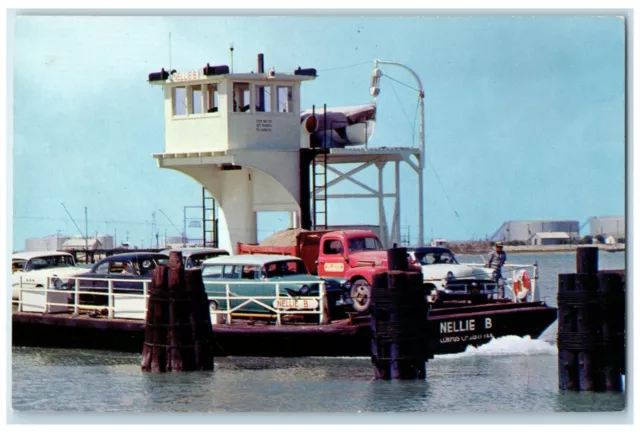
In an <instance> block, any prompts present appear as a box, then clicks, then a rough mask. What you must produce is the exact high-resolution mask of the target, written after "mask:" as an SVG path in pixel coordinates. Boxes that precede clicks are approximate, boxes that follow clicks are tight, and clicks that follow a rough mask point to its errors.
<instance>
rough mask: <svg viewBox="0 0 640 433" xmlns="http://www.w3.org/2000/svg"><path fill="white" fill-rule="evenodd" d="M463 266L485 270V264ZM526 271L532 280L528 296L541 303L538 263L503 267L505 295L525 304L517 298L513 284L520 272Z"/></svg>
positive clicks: (512, 264)
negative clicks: (507, 293) (507, 294)
mask: <svg viewBox="0 0 640 433" xmlns="http://www.w3.org/2000/svg"><path fill="white" fill-rule="evenodd" d="M461 264H463V265H467V266H471V267H476V268H485V267H486V266H485V263H461ZM521 270H524V271H526V272H527V274H528V275H529V278H530V279H531V293H530V294H529V295H527V296H528V297H530V299H531V300H532V301H539V300H540V298H539V296H540V295H539V292H538V277H539V274H538V263H533V264H514V263H505V264H504V265H502V280H503V281H504V287H505V293H506V291H508V292H509V295H510V297H511V300H513V301H514V302H523V301H522V300H521V299H518V297H517V296H516V293H515V290H514V289H513V284H514V283H515V282H516V280H517V278H518V273H519V271H521Z"/></svg>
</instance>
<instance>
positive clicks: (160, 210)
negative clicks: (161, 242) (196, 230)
mask: <svg viewBox="0 0 640 433" xmlns="http://www.w3.org/2000/svg"><path fill="white" fill-rule="evenodd" d="M158 211H159V212H160V213H161V214H162V215H164V217H165V218H166V219H167V221H169V222H170V223H171V225H172V226H173V228H174V229H176V231H177V232H178V233H180V235H182V236H184V233H182V232H181V231H180V229H179V228H178V227H176V225H175V224H174V223H173V221H171V220H170V219H169V217H168V216H167V214H166V213H164V211H163V210H162V209H158Z"/></svg>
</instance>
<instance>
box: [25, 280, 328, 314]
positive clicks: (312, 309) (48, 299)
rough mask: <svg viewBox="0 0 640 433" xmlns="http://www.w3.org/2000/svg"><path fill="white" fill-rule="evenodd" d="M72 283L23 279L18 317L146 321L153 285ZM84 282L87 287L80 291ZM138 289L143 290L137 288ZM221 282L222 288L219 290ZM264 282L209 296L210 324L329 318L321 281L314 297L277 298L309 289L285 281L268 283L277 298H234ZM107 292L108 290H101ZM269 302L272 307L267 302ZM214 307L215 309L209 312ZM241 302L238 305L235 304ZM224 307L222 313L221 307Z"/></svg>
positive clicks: (226, 287) (227, 288)
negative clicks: (35, 283) (90, 299)
mask: <svg viewBox="0 0 640 433" xmlns="http://www.w3.org/2000/svg"><path fill="white" fill-rule="evenodd" d="M68 281H69V282H72V284H71V286H69V285H67V288H66V289H60V288H54V285H53V281H52V279H51V278H47V282H46V288H45V287H37V288H36V287H32V286H31V285H29V286H28V287H25V286H23V283H22V279H21V280H20V283H19V296H18V300H14V301H13V303H14V305H16V307H17V310H18V311H19V312H41V313H73V314H74V315H76V316H77V315H79V314H80V312H94V313H95V312H102V311H104V310H106V311H107V313H106V316H107V318H108V319H133V320H136V319H137V320H145V318H146V310H147V302H148V299H149V288H150V284H151V280H150V279H148V280H135V282H133V281H131V280H130V279H118V278H114V279H107V278H85V277H74V278H69V279H68ZM87 282H102V283H104V282H106V283H107V286H106V287H101V288H100V289H98V290H96V289H95V288H93V287H86V285H87ZM83 283H84V286H85V287H82V286H83ZM116 283H122V285H121V286H118V287H115V285H116ZM132 283H135V284H136V286H137V287H135V288H134V287H126V286H125V285H126V284H129V285H131V284H132ZM140 284H142V290H140V288H139V286H140ZM222 284H223V283H220V286H222ZM264 284H265V283H264V282H262V281H235V282H233V283H224V291H222V290H221V291H217V292H214V293H207V298H208V300H209V305H210V313H211V319H212V323H217V322H218V318H219V316H220V315H222V316H224V317H225V319H226V322H227V323H231V320H232V316H236V317H238V316H241V315H249V316H254V317H260V316H261V315H269V316H275V317H276V324H278V325H280V324H282V317H283V316H285V315H312V314H315V315H318V320H319V323H325V320H327V319H328V311H326V310H325V305H326V302H324V299H325V297H326V287H325V282H324V281H318V282H317V283H315V282H314V284H318V288H319V290H318V295H317V296H313V295H308V296H297V297H291V296H287V295H284V294H282V293H281V291H280V289H281V288H282V289H283V290H284V289H285V288H286V286H293V285H295V286H301V285H304V284H309V282H308V281H287V283H271V284H273V285H274V286H275V293H274V294H273V295H266V296H247V295H241V294H238V293H235V292H234V291H233V290H232V289H231V286H239V285H259V286H261V287H264ZM105 289H106V290H105ZM81 295H93V296H100V297H102V298H104V297H106V298H107V303H106V305H105V304H99V305H96V304H92V303H82V300H81ZM269 301H271V302H269ZM213 302H215V305H216V308H215V309H213V308H211V305H212V303H213ZM238 302H239V303H238ZM250 304H255V305H258V306H259V307H261V308H262V309H264V310H266V312H263V313H260V312H256V313H253V312H250V313H244V312H241V311H240V310H243V309H244V310H245V311H246V308H245V307H246V306H247V305H250ZM222 306H224V307H225V308H220V307H222Z"/></svg>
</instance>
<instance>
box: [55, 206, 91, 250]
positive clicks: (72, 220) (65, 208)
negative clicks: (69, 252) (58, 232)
mask: <svg viewBox="0 0 640 433" xmlns="http://www.w3.org/2000/svg"><path fill="white" fill-rule="evenodd" d="M60 204H61V205H62V207H63V208H64V210H65V212H66V213H67V215H69V218H71V222H72V223H73V225H74V226H76V228H77V229H78V232H79V233H80V235H81V236H82V237H83V238H84V239H85V241H86V240H87V236H86V235H84V234H83V233H82V230H80V227H78V224H76V221H75V220H74V219H73V217H72V216H71V214H70V213H69V211H68V210H67V207H66V206H65V205H64V203H60Z"/></svg>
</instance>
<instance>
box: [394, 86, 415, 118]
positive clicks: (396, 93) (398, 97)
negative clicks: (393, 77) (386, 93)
mask: <svg viewBox="0 0 640 433" xmlns="http://www.w3.org/2000/svg"><path fill="white" fill-rule="evenodd" d="M389 87H391V90H393V94H394V95H396V98H397V99H398V102H399V103H400V109H401V110H402V114H404V117H405V119H407V123H408V124H409V126H411V119H409V116H407V112H406V111H404V105H403V104H402V101H401V100H400V96H398V92H396V89H395V87H393V84H391V83H389ZM414 128H415V126H414Z"/></svg>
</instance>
